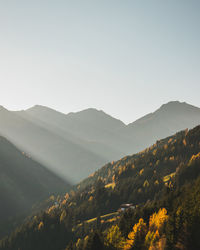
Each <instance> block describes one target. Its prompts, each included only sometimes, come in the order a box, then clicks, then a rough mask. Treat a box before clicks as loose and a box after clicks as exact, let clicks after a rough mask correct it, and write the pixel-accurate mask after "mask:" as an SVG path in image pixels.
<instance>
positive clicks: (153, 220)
mask: <svg viewBox="0 0 200 250" xmlns="http://www.w3.org/2000/svg"><path fill="white" fill-rule="evenodd" d="M167 220H168V215H167V210H166V209H165V208H162V209H160V210H159V211H158V213H154V214H153V215H152V216H151V217H150V219H149V229H150V230H151V231H156V230H158V232H161V230H162V229H163V226H164V223H165V222H166V221H167Z"/></svg>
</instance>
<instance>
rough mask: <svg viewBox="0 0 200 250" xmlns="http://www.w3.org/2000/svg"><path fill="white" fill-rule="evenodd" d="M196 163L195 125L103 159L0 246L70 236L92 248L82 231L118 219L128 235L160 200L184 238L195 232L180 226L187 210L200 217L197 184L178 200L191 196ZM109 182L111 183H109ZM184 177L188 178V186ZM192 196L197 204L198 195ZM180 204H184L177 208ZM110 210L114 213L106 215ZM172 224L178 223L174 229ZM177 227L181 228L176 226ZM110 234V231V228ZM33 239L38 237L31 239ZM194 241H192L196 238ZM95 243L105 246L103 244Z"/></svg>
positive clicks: (38, 245)
mask: <svg viewBox="0 0 200 250" xmlns="http://www.w3.org/2000/svg"><path fill="white" fill-rule="evenodd" d="M199 163H200V126H198V127H195V128H194V129H192V130H190V131H188V130H185V131H181V132H179V133H177V134H176V135H174V136H171V137H168V138H165V139H162V140H160V141H158V142H157V143H156V144H154V145H152V146H151V147H150V148H147V149H145V150H144V151H142V152H140V153H138V154H134V155H131V156H127V157H124V158H122V159H121V160H119V161H116V162H113V163H109V164H107V165H106V166H104V167H103V168H101V169H100V170H98V171H97V172H95V173H94V174H93V175H92V176H90V177H89V178H88V180H85V182H87V183H85V185H83V183H82V184H80V185H78V186H77V189H76V190H73V191H72V192H70V193H67V194H66V195H65V196H63V197H62V198H61V199H60V200H59V201H58V202H59V206H58V207H55V206H54V205H53V206H51V207H48V208H47V209H46V211H45V212H44V213H41V214H38V215H37V216H35V217H34V218H32V219H30V221H28V222H27V223H26V224H24V225H23V226H21V227H20V228H18V229H17V230H16V231H15V232H14V233H13V234H12V236H11V237H9V238H8V239H5V240H3V241H2V242H1V243H0V249H3V250H8V249H18V248H20V249H22V250H32V249H52V250H54V249H58V250H61V249H65V248H66V246H67V245H68V244H69V243H70V241H71V240H73V241H74V248H72V246H71V244H70V245H69V248H67V249H91V250H92V249H94V248H87V247H86V246H85V244H84V245H81V241H82V240H83V242H82V243H84V241H86V242H85V243H87V240H88V244H89V239H90V238H89V239H88V237H86V236H87V235H88V234H89V237H90V234H91V232H94V230H95V229H98V230H100V231H102V232H103V231H105V230H107V229H108V228H109V227H110V226H112V225H115V224H116V223H117V224H118V225H119V226H120V229H121V230H122V232H123V236H124V237H126V239H127V234H128V233H129V232H130V231H131V229H132V227H133V225H134V223H137V222H138V220H139V219H140V218H141V217H143V218H144V220H147V219H149V217H150V215H152V214H153V213H154V212H155V211H158V209H159V208H162V207H163V206H164V207H165V208H166V209H167V211H169V212H171V213H172V217H171V219H172V221H171V222H170V223H172V224H171V225H170V224H169V226H171V228H169V229H168V231H167V232H168V233H169V236H171V235H173V234H174V236H176V233H177V232H180V233H181V232H182V231H183V233H184V236H185V238H184V240H185V242H187V240H188V239H189V236H188V235H189V234H188V233H189V232H190V230H191V229H192V232H195V228H198V227H199V224H198V223H197V224H190V225H191V226H193V227H185V224H184V223H182V222H183V221H186V222H189V223H191V216H190V213H189V214H188V212H190V211H192V213H193V212H194V215H195V216H198V217H192V219H193V221H195V219H196V218H197V219H198V221H199V219H200V216H199V207H198V205H195V204H196V203H195V197H199V195H198V196H196V195H197V194H198V193H199V188H197V189H196V188H195V189H194V190H192V192H193V196H192V197H191V200H192V202H193V203H192V204H190V203H189V204H188V203H187V202H185V204H183V203H184V201H183V200H182V199H184V198H183V197H185V196H188V197H190V195H189V191H190V186H191V187H192V184H193V181H195V180H196V179H197V178H198V177H199V176H200V168H199ZM199 181H200V179H199V180H198V183H196V186H197V187H199ZM111 182H112V185H110V184H111ZM188 182H191V185H190V186H189V187H188V184H187V183H188ZM108 184H109V185H108ZM183 191H184V192H183ZM196 192H198V193H196ZM171 202H173V204H174V205H173V206H171ZM197 202H198V204H199V200H198V201H197ZM122 203H133V204H134V205H137V206H136V209H134V210H129V211H127V213H124V214H123V213H122V214H118V213H117V212H116V211H117V209H118V208H119V207H120V205H121V204H122ZM180 205H181V206H183V209H185V208H186V209H187V210H186V209H185V210H181V209H180ZM194 205H195V206H194ZM184 206H185V208H184ZM194 207H195V209H193V208H194ZM181 208H182V207H181ZM190 208H191V210H190ZM182 212H184V217H182V216H181V215H182ZM105 214H106V215H105ZM111 214H112V216H114V217H113V218H109V216H110V215H111ZM100 215H102V216H101V217H100ZM123 215H124V216H123ZM173 216H177V218H178V220H179V221H174V218H175V217H173ZM107 217H108V218H107ZM106 218H107V219H106ZM192 223H193V222H192ZM158 225H159V224H158ZM173 225H175V226H177V229H176V231H174V232H173V230H174V229H175V227H174V228H173V227H172V226H173ZM179 225H180V227H179ZM181 225H182V226H181ZM180 228H182V229H183V230H182V231H181V229H180ZM177 230H180V231H177ZM107 233H108V232H107V231H105V232H104V233H103V234H102V236H101V237H102V238H101V240H102V241H104V242H105V244H107V246H108V242H107V241H106V239H105V238H104V236H103V235H106V234H107ZM116 233H117V235H116V237H119V236H120V234H118V232H116ZM146 233H147V232H146ZM159 233H160V231H159ZM111 236H112V237H115V234H114V235H111ZM192 237H193V238H194V239H195V241H196V240H198V238H199V237H196V235H194V236H193V235H192ZM80 238H81V239H82V240H80ZM157 238H158V236H157ZM35 239H38V240H37V241H35ZM169 240H171V241H173V242H172V244H174V246H175V243H176V242H177V243H178V241H176V238H171V237H169ZM99 241H100V239H98V240H97V241H96V244H97V242H99ZM75 242H77V243H75ZM111 242H112V241H110V243H111ZM90 243H91V242H90ZM192 244H193V243H192ZM94 245H95V243H94ZM194 245H195V246H196V242H194ZM70 246H71V247H70ZM78 246H79V247H78ZM191 246H192V245H191ZM100 249H104V248H103V246H102V248H100ZM105 249H118V248H113V247H111V248H105ZM138 249H141V248H138ZM144 249H146V248H144ZM147 249H148V248H147ZM169 249H174V248H169ZM187 249H194V248H187ZM196 249H197V248H196Z"/></svg>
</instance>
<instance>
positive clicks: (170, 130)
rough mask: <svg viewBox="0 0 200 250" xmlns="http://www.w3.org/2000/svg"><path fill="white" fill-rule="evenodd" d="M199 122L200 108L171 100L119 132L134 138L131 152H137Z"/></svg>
mask: <svg viewBox="0 0 200 250" xmlns="http://www.w3.org/2000/svg"><path fill="white" fill-rule="evenodd" d="M199 124H200V108H197V107H194V106H192V105H189V104H187V103H185V102H183V103H181V102H178V101H173V102H169V103H167V104H164V105H162V106H161V107H160V108H159V109H158V110H156V111H155V112H153V113H150V114H148V115H146V116H144V117H142V118H140V119H138V120H136V121H135V122H133V123H130V124H129V125H128V126H126V128H124V129H122V130H120V131H119V132H120V133H121V134H122V135H124V136H128V137H131V138H132V140H134V142H135V143H133V150H132V152H133V151H134V152H137V151H140V150H142V149H143V148H145V147H147V146H150V145H151V144H152V143H154V142H155V141H156V140H159V139H161V138H164V137H167V136H170V135H172V134H174V133H176V132H178V131H180V130H183V129H186V128H188V129H191V128H193V127H195V126H197V125H199ZM130 153H131V151H130Z"/></svg>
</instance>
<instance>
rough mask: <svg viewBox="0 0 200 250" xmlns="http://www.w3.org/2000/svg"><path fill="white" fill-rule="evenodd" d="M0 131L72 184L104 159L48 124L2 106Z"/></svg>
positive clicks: (0, 110) (104, 160)
mask: <svg viewBox="0 0 200 250" xmlns="http://www.w3.org/2000/svg"><path fill="white" fill-rule="evenodd" d="M0 134H2V135H3V136H5V137H6V138H8V140H10V141H11V142H12V143H14V144H15V145H17V147H19V148H20V149H21V150H22V151H24V152H26V153H27V154H29V155H31V156H32V157H33V158H34V159H36V160H37V161H38V162H40V163H42V164H44V165H45V166H47V167H48V168H49V169H50V170H51V171H53V172H55V173H56V174H58V175H60V176H61V177H64V178H65V179H66V180H68V181H69V182H71V183H73V182H74V181H77V180H80V178H81V177H83V176H85V175H87V173H88V171H91V170H92V169H93V170H95V169H96V168H97V165H98V166H99V164H102V162H106V161H107V159H104V158H103V157H101V156H99V155H96V154H95V153H93V152H90V151H88V150H87V149H85V148H83V147H82V146H81V145H79V144H77V143H76V142H74V141H72V140H70V139H66V138H65V137H64V136H61V135H60V134H58V133H54V132H52V131H51V130H50V129H49V128H48V126H46V125H41V124H39V123H38V122H37V121H32V120H30V119H29V118H24V117H22V116H21V115H20V114H18V113H17V112H11V111H8V110H6V109H5V108H1V109H0ZM83 166H85V168H83ZM74 168H75V169H74ZM88 169H89V170H88ZM74 170H75V171H74Z"/></svg>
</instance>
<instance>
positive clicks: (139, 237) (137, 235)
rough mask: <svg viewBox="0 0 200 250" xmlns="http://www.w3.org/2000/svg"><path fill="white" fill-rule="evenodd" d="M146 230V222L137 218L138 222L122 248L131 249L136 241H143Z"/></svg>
mask: <svg viewBox="0 0 200 250" xmlns="http://www.w3.org/2000/svg"><path fill="white" fill-rule="evenodd" d="M146 231H147V226H146V223H145V222H144V220H143V219H142V218H141V219H139V222H138V223H137V224H135V225H134V227H133V231H131V232H130V233H129V235H128V239H127V241H126V244H125V246H124V249H131V248H132V246H134V243H135V242H136V241H137V242H138V241H140V242H141V241H143V240H144V238H145V235H146Z"/></svg>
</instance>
